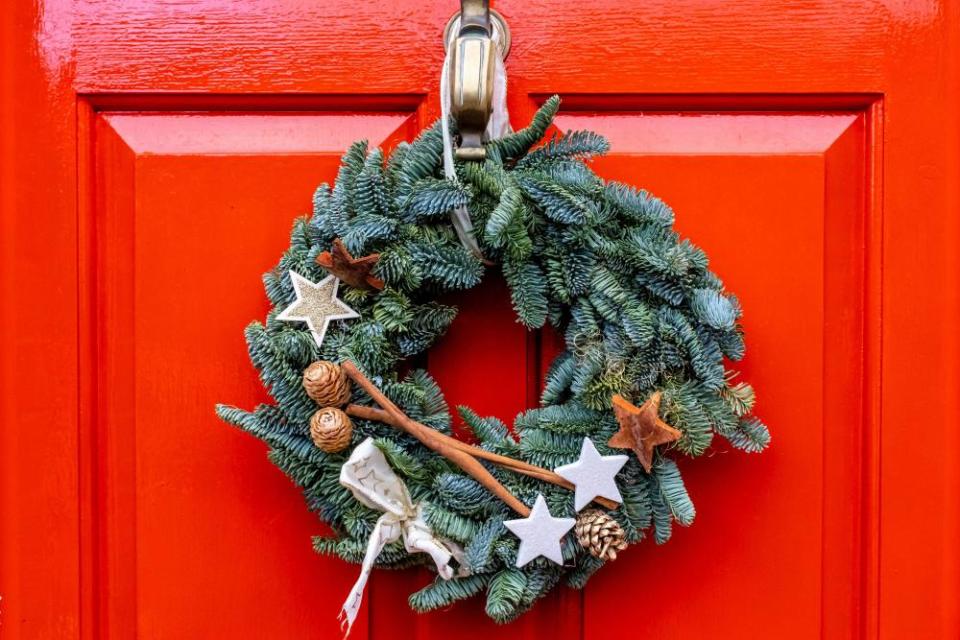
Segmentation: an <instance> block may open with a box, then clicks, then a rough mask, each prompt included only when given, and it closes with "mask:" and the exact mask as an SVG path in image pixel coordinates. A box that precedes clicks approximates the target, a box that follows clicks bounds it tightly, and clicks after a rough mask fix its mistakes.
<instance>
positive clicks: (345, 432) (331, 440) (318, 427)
mask: <svg viewBox="0 0 960 640" xmlns="http://www.w3.org/2000/svg"><path fill="white" fill-rule="evenodd" d="M352 436H353V422H351V421H350V416H348V415H347V414H345V413H344V412H343V411H341V410H340V409H337V408H336V407H326V408H325V409H320V410H319V411H317V412H316V413H315V414H313V417H311V418H310V439H311V440H313V444H315V445H317V447H319V448H320V449H321V450H323V451H326V452H327V453H337V452H339V451H343V450H344V449H346V448H347V446H348V445H349V444H350V438H351V437H352Z"/></svg>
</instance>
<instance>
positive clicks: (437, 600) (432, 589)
mask: <svg viewBox="0 0 960 640" xmlns="http://www.w3.org/2000/svg"><path fill="white" fill-rule="evenodd" d="M489 580H490V576H488V575H483V574H480V575H471V576H465V577H462V578H453V579H451V580H444V579H443V578H441V577H439V576H437V578H435V579H434V581H433V582H432V583H430V584H429V585H427V586H426V587H424V588H423V589H420V591H417V592H416V593H413V594H411V595H410V598H409V603H410V608H412V609H413V610H414V611H419V612H420V613H426V612H427V611H434V610H435V609H443V608H444V607H448V606H450V605H451V604H453V603H454V602H456V601H458V600H463V599H465V598H469V597H470V596H473V595H476V594H478V593H480V592H481V591H483V589H484V587H486V586H487V583H488V582H489Z"/></svg>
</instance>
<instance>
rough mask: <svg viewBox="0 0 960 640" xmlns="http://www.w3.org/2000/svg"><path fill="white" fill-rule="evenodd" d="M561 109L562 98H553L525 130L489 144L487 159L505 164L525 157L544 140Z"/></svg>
mask: <svg viewBox="0 0 960 640" xmlns="http://www.w3.org/2000/svg"><path fill="white" fill-rule="evenodd" d="M559 109H560V97H559V96H552V97H551V98H549V99H548V100H547V101H546V102H544V103H543V105H542V106H541V107H540V108H539V109H538V110H537V113H536V114H534V116H533V120H531V122H530V124H529V125H527V126H526V127H525V128H523V129H521V130H520V131H517V132H516V133H512V134H509V135H506V136H504V137H502V138H499V139H497V140H491V141H490V142H489V143H487V145H486V150H487V157H488V158H491V159H492V160H494V161H495V162H499V163H501V164H503V163H505V162H507V161H508V160H513V159H516V158H519V157H521V156H523V155H524V154H525V153H526V152H527V151H528V150H529V149H530V147H532V146H533V145H535V144H536V143H538V142H539V141H540V140H541V139H543V136H544V134H546V132H547V127H549V126H550V124H551V123H552V122H553V118H554V116H556V115H557V111H559Z"/></svg>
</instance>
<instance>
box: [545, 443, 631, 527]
mask: <svg viewBox="0 0 960 640" xmlns="http://www.w3.org/2000/svg"><path fill="white" fill-rule="evenodd" d="M625 464H627V456H622V455H618V456H601V455H600V452H599V451H597V447H596V446H595V445H594V444H593V441H592V440H591V439H590V438H584V439H583V445H582V446H581V447H580V457H579V458H578V459H577V461H576V462H573V463H571V464H565V465H563V466H562V467H557V468H556V469H554V471H556V472H557V475H559V476H560V477H562V478H565V479H566V480H569V481H570V482H572V483H573V485H574V487H575V491H574V494H573V508H574V509H576V510H577V511H580V509H583V508H584V507H585V506H587V505H588V504H590V502H591V501H593V499H594V498H598V497H599V498H609V499H610V500H614V501H616V502H623V498H622V497H621V496H620V490H619V489H618V488H617V483H616V481H615V480H614V478H615V477H616V475H617V473H618V472H619V471H620V469H622V468H623V465H625Z"/></svg>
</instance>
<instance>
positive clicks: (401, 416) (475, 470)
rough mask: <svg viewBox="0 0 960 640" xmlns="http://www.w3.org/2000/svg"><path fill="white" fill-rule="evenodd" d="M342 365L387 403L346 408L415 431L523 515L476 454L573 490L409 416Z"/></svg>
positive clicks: (538, 471)
mask: <svg viewBox="0 0 960 640" xmlns="http://www.w3.org/2000/svg"><path fill="white" fill-rule="evenodd" d="M341 366H342V368H343V371H344V373H346V374H347V375H348V376H349V377H350V379H351V380H353V381H354V382H355V383H356V384H357V386H359V387H360V388H362V389H363V390H364V391H366V392H367V394H368V395H370V397H371V398H373V399H374V400H375V401H376V402H377V404H379V405H380V406H381V407H383V408H382V409H377V408H375V407H365V406H362V405H356V404H351V405H350V406H348V407H347V409H346V412H347V414H349V415H352V416H355V417H357V418H361V419H364V420H376V421H378V422H382V423H384V424H388V425H390V426H392V427H394V428H397V429H400V430H401V431H405V432H406V433H408V434H410V435H412V436H413V437H415V438H416V439H417V440H419V441H420V442H422V443H423V444H424V445H425V446H426V447H428V448H430V449H432V450H434V451H436V452H437V453H439V454H440V455H442V456H444V457H445V458H447V459H448V460H450V461H451V462H453V463H454V464H456V465H457V466H459V467H460V468H461V469H463V470H464V471H465V472H466V473H468V474H469V475H471V476H472V477H473V478H474V479H476V480H477V482H479V483H480V484H481V485H483V486H484V487H486V488H487V489H488V490H489V491H490V492H491V493H493V494H494V495H496V496H497V497H498V498H500V499H501V500H503V501H504V502H505V503H506V504H507V505H508V506H510V507H511V508H512V509H513V510H514V511H516V512H517V513H519V514H521V515H523V516H524V517H526V516H527V515H529V513H530V509H529V507H527V506H526V505H524V504H523V503H522V502H520V501H519V500H517V498H516V497H515V496H513V494H511V493H510V492H509V490H508V489H507V488H506V487H504V486H503V485H502V484H500V482H499V481H498V480H497V479H496V478H494V477H493V475H492V474H490V472H489V471H487V469H486V468H485V467H484V466H483V465H482V464H480V463H479V462H477V460H476V458H480V459H483V460H486V461H488V462H491V463H493V464H496V465H498V466H501V467H504V468H507V469H510V470H511V471H516V472H517V473H520V474H523V475H526V476H529V477H532V478H536V479H538V480H542V481H544V482H549V483H551V484H555V485H557V486H560V487H564V488H565V489H569V490H571V491H572V490H573V488H574V486H573V484H572V483H571V482H569V481H568V480H566V479H564V478H562V477H560V476H559V475H557V474H556V473H554V472H553V471H550V470H549V469H544V468H543V467H538V466H536V465H532V464H530V463H527V462H524V461H522V460H516V459H514V458H510V457H508V456H503V455H500V454H498V453H494V452H492V451H487V450H486V449H481V448H480V447H476V446H473V445H471V444H468V443H466V442H462V441H460V440H457V439H456V438H452V437H450V436H448V435H446V434H443V433H440V432H439V431H437V430H435V429H431V428H430V427H428V426H426V425H424V424H422V423H420V422H417V421H415V420H413V419H411V418H410V417H409V416H407V415H406V414H405V413H403V411H401V410H400V408H399V407H397V406H396V405H395V404H394V403H393V402H392V401H391V400H390V399H389V398H387V397H386V396H385V395H384V394H383V393H382V392H381V391H380V390H379V389H378V388H377V386H376V385H375V384H373V383H372V382H371V381H370V380H369V379H368V378H367V377H366V376H364V375H363V373H361V372H360V370H359V369H358V368H357V367H356V365H355V364H353V363H352V362H349V361H347V362H344V363H343V364H342V365H341ZM465 465H466V466H465ZM595 501H596V502H597V503H599V504H601V505H603V506H604V507H606V508H607V509H616V508H617V507H618V506H619V505H618V504H617V503H616V502H614V501H612V500H608V499H607V498H600V497H598V498H596V499H595ZM521 507H522V509H521Z"/></svg>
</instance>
